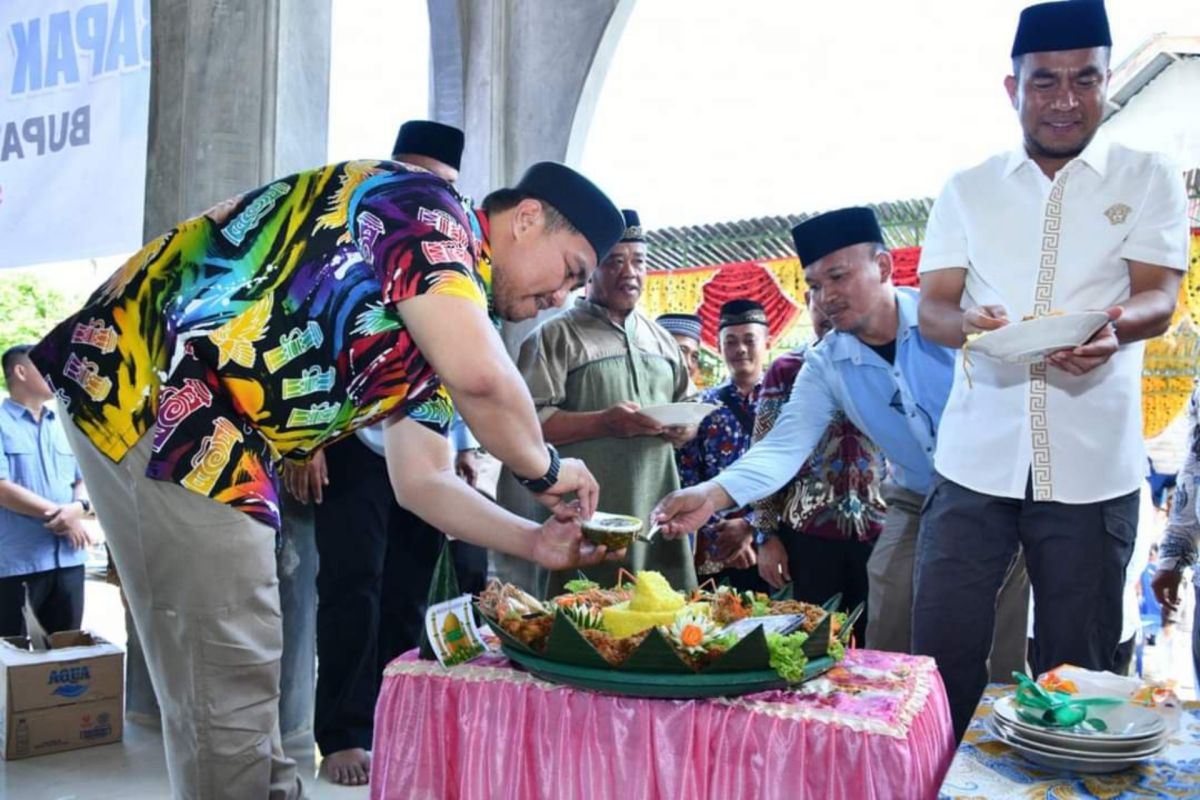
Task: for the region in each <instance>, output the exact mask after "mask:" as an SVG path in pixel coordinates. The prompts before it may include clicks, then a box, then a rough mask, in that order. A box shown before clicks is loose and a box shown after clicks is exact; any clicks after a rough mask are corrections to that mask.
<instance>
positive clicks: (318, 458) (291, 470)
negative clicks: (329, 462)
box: [283, 450, 329, 504]
mask: <svg viewBox="0 0 1200 800" xmlns="http://www.w3.org/2000/svg"><path fill="white" fill-rule="evenodd" d="M283 485H284V486H285V487H286V488H287V490H288V492H289V493H291V495H292V497H294V498H296V499H297V500H299V501H300V502H301V503H305V504H307V503H308V502H309V501H310V500H311V501H312V502H314V503H320V502H322V501H323V500H324V499H325V487H326V486H328V485H329V471H328V469H326V467H325V451H323V450H318V451H317V452H315V453H313V457H312V458H311V459H310V460H309V462H308V463H307V464H297V463H295V462H292V461H287V460H285V461H284V462H283Z"/></svg>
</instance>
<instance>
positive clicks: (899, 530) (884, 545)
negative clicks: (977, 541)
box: [866, 483, 1029, 683]
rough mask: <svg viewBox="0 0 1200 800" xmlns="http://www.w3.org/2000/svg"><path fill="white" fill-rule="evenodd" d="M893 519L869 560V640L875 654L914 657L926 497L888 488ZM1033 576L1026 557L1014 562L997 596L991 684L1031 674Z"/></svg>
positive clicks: (886, 494) (885, 490)
mask: <svg viewBox="0 0 1200 800" xmlns="http://www.w3.org/2000/svg"><path fill="white" fill-rule="evenodd" d="M883 498H884V500H886V501H887V505H888V511H887V519H886V521H885V522H884V526H883V532H882V533H880V534H879V539H878V540H877V541H876V542H875V549H874V550H872V551H871V558H870V559H869V560H868V561H867V579H868V581H869V594H868V600H867V641H866V646H867V647H868V648H869V649H871V650H888V651H891V652H896V653H910V652H912V608H913V569H914V567H915V564H916V557H917V531H918V529H919V527H920V522H921V506H922V505H923V504H924V501H925V498H923V497H922V496H921V495H919V494H916V493H915V492H910V491H908V490H907V489H902V488H900V487H899V486H896V485H895V484H891V483H885V484H884V486H883ZM1028 625H1029V575H1028V574H1027V573H1026V572H1025V557H1024V555H1023V554H1021V553H1019V552H1018V553H1017V556H1016V557H1015V558H1014V559H1013V562H1012V564H1011V565H1010V566H1009V569H1008V573H1007V574H1006V575H1005V578H1004V584H1003V585H1002V586H1001V587H1000V593H999V595H998V596H997V597H996V632H995V635H994V637H993V639H992V651H991V654H990V655H989V657H988V665H989V673H990V677H991V680H992V681H993V682H997V683H1012V680H1013V679H1012V673H1013V672H1014V671H1017V672H1024V671H1025V650H1026V636H1027V630H1028Z"/></svg>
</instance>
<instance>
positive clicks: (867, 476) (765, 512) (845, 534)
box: [754, 350, 887, 542]
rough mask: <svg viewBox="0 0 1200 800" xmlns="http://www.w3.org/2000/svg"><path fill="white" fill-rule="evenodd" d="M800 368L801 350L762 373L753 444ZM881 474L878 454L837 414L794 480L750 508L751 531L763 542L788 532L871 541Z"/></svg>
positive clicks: (878, 516) (879, 514)
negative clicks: (764, 539) (782, 530)
mask: <svg viewBox="0 0 1200 800" xmlns="http://www.w3.org/2000/svg"><path fill="white" fill-rule="evenodd" d="M803 366H804V350H798V351H796V352H793V353H787V354H785V355H782V356H780V357H779V358H777V359H775V361H774V362H773V363H772V364H771V368H770V369H768V370H767V375H766V377H765V378H763V389H762V396H761V397H760V398H759V401H758V415H757V416H756V417H755V420H754V441H756V442H757V441H758V440H760V439H762V438H763V437H764V436H766V435H767V434H768V433H769V432H770V430H771V429H772V428H773V427H775V422H776V421H777V420H778V419H779V414H780V412H781V411H782V410H783V405H784V403H786V402H787V400H788V397H790V396H791V394H792V384H794V383H795V382H796V376H797V375H799V374H800V370H801V368H803ZM886 474H887V472H886V465H885V463H884V459H883V454H882V453H881V452H880V451H879V448H878V447H876V446H875V443H874V442H872V441H871V440H870V439H868V438H867V437H866V434H864V433H863V432H862V431H860V430H859V429H858V428H857V427H855V425H854V423H853V422H851V421H850V420H849V419H847V418H846V415H845V414H843V413H841V412H840V411H839V412H838V413H837V414H835V415H834V418H833V421H832V422H830V423H829V427H828V428H826V429H825V435H824V436H822V437H821V441H820V442H819V443H818V444H817V446H816V448H814V449H813V452H812V455H811V456H809V457H808V461H806V462H804V466H802V467H801V468H800V471H799V472H797V473H796V477H795V478H793V479H792V481H791V482H790V483H789V484H787V485H786V486H784V487H783V488H782V489H780V490H779V491H778V492H776V493H775V494H773V495H770V496H769V497H764V498H763V499H762V500H760V501H758V502H757V503H755V504H754V526H755V528H756V529H757V530H758V532H759V534H760V535H764V536H774V535H777V534H778V533H779V529H780V528H788V529H790V530H792V531H795V532H797V533H801V534H804V535H806V536H817V537H820V538H822V539H858V540H860V541H863V542H871V541H874V540H875V539H877V538H879V534H880V533H881V532H882V531H883V519H884V516H885V515H886V513H887V506H886V505H885V504H884V502H883V497H882V495H881V494H880V481H881V480H882V478H883V476H884V475H886Z"/></svg>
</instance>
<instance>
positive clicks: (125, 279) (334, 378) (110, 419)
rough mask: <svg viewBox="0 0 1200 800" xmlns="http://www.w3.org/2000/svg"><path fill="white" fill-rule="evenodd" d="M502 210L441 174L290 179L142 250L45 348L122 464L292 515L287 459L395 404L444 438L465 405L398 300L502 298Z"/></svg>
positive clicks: (55, 371) (381, 166)
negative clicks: (456, 406)
mask: <svg viewBox="0 0 1200 800" xmlns="http://www.w3.org/2000/svg"><path fill="white" fill-rule="evenodd" d="M490 286H491V266H490V257H489V253H488V245H487V229H486V220H485V218H483V217H482V215H480V214H477V213H475V212H472V211H469V210H467V209H466V208H464V205H463V202H462V198H461V197H460V196H459V195H458V194H457V193H456V192H455V191H454V189H453V188H451V187H450V185H449V184H447V183H446V182H445V181H443V180H441V179H440V178H437V177H436V176H434V175H432V174H431V173H428V172H425V171H423V170H418V169H415V168H409V167H407V166H404V165H401V164H397V163H393V162H387V161H383V162H377V161H350V162H344V163H340V164H334V165H330V166H326V167H322V168H319V169H315V170H311V171H308V172H301V173H298V174H296V175H292V176H289V177H287V178H282V179H280V180H277V181H274V182H273V183H271V184H270V185H268V186H265V187H262V188H259V189H256V190H254V191H252V192H248V193H246V194H244V195H241V196H239V197H236V198H233V199H231V200H228V201H226V202H224V203H222V204H220V205H218V206H216V207H214V208H212V209H210V210H209V211H207V212H205V213H204V214H202V215H200V216H198V217H195V218H194V219H191V220H188V221H187V222H184V223H182V224H181V225H179V226H178V227H176V228H175V229H173V230H171V231H169V232H168V233H166V234H164V235H163V236H160V237H159V238H157V239H155V240H154V241H152V242H150V243H149V244H148V245H146V246H145V247H144V248H142V250H141V251H140V252H139V253H137V254H136V255H134V256H133V257H132V258H130V259H129V261H127V262H126V263H125V264H124V265H123V266H122V267H121V268H120V269H119V270H118V271H117V272H116V273H115V274H114V275H113V276H112V277H111V278H110V279H109V280H108V282H107V283H106V284H105V285H104V286H102V287H101V288H100V289H99V290H97V291H96V293H95V294H93V295H92V297H91V298H90V299H89V300H88V302H87V304H86V305H85V306H84V307H83V309H82V310H81V311H80V312H79V313H77V314H75V315H74V316H72V317H70V318H69V319H67V320H65V321H64V322H62V323H60V324H59V325H58V326H57V327H56V328H55V329H54V330H53V331H52V332H51V333H50V334H49V335H48V336H47V337H46V338H45V339H44V340H43V341H42V342H41V343H40V344H39V345H38V346H37V348H35V350H34V351H33V352H32V354H31V355H32V357H33V359H34V362H35V363H36V364H37V365H38V367H39V368H40V369H41V370H42V372H43V373H45V374H46V376H47V378H49V379H50V381H51V385H52V386H53V387H54V388H55V392H56V394H57V395H58V398H59V402H60V404H61V407H62V408H63V409H65V410H66V411H67V413H69V414H70V416H71V418H72V419H73V420H74V421H75V424H76V425H78V426H79V427H80V429H81V430H82V431H83V432H84V433H85V434H86V435H87V436H88V438H89V439H90V440H91V441H92V442H93V443H94V444H95V445H96V447H97V448H98V449H100V450H101V451H103V452H104V453H105V454H106V455H108V456H109V457H110V458H112V459H113V460H114V461H117V460H119V459H120V458H121V457H123V456H124V455H125V453H126V451H128V450H129V449H130V448H131V447H132V446H133V445H134V444H135V443H137V441H138V440H139V439H141V437H142V436H143V435H145V434H147V433H148V432H152V435H153V437H154V438H153V455H152V457H151V461H150V464H149V466H148V468H147V475H148V476H149V477H151V478H155V479H158V480H164V481H172V482H175V483H178V484H180V485H182V486H184V487H186V488H188V489H190V490H192V491H195V492H198V493H200V494H202V495H206V496H208V497H211V498H213V499H214V500H217V501H219V502H222V503H227V504H229V505H230V506H233V507H234V508H237V509H239V510H241V511H244V512H246V513H248V514H251V515H253V516H254V517H255V518H257V519H260V520H262V521H263V522H266V523H267V524H270V525H272V526H274V527H276V528H277V527H278V525H279V497H278V481H277V479H276V467H277V462H278V461H279V459H280V458H281V457H285V458H291V459H296V460H301V461H303V460H305V459H307V458H308V457H309V456H310V455H311V454H312V453H313V452H314V451H315V450H317V449H318V448H320V447H321V446H323V445H325V444H328V443H329V442H331V441H334V440H336V439H338V438H340V437H342V436H344V435H347V434H348V433H350V432H351V431H353V430H354V429H356V428H359V427H361V426H363V425H367V424H369V423H371V422H374V421H376V420H379V419H382V418H384V417H386V416H389V415H391V414H393V413H401V414H404V415H407V416H409V417H411V418H413V419H416V420H418V421H419V422H421V423H423V424H426V425H428V426H430V427H433V428H434V429H437V430H439V431H441V432H445V430H446V429H447V428H448V426H449V423H450V420H451V416H452V413H453V409H452V406H451V403H450V397H449V395H448V394H447V392H446V390H445V388H444V387H443V386H442V385H441V383H440V381H439V380H438V377H437V375H436V374H435V373H434V371H433V368H432V367H431V365H430V364H429V363H428V362H427V361H426V360H425V358H424V357H423V356H422V355H421V352H420V351H419V350H418V349H417V347H416V345H415V343H414V342H413V340H412V338H411V336H410V335H409V333H408V331H407V330H405V327H404V323H403V321H402V320H401V318H400V315H399V314H398V312H397V311H396V305H397V304H399V303H401V302H403V301H404V300H407V299H409V298H412V297H415V296H417V295H421V294H444V295H454V296H459V297H463V298H466V299H468V300H470V301H471V302H473V303H476V304H477V305H478V306H479V307H481V308H484V309H486V308H487V307H488V296H489V293H490Z"/></svg>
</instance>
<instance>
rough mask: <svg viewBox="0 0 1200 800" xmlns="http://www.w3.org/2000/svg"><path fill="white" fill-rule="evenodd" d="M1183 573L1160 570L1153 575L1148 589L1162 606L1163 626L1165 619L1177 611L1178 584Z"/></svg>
mask: <svg viewBox="0 0 1200 800" xmlns="http://www.w3.org/2000/svg"><path fill="white" fill-rule="evenodd" d="M1182 580H1183V573H1182V572H1176V571H1175V570H1173V569H1160V570H1157V571H1156V572H1155V573H1154V578H1153V579H1152V580H1151V581H1150V588H1151V589H1153V590H1154V599H1155V600H1157V601H1158V604H1159V605H1160V606H1162V618H1163V624H1164V625H1165V624H1166V623H1167V618H1168V617H1169V616H1171V615H1172V614H1174V613H1175V612H1176V611H1178V610H1179V583H1180V581H1182Z"/></svg>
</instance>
